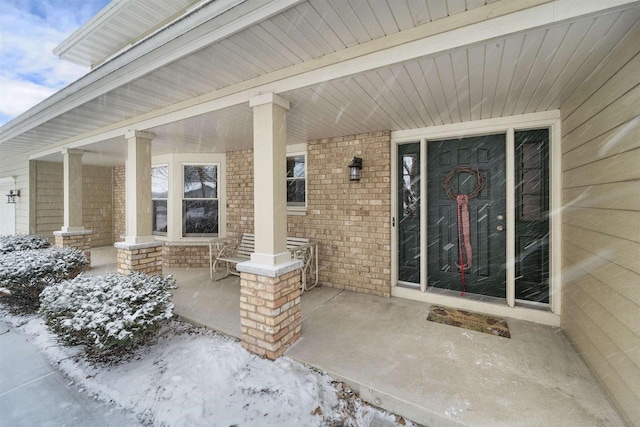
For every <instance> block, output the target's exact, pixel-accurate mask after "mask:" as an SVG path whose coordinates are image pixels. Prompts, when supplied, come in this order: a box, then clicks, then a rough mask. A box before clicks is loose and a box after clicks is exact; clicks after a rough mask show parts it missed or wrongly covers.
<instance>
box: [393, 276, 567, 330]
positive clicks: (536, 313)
mask: <svg viewBox="0 0 640 427" xmlns="http://www.w3.org/2000/svg"><path fill="white" fill-rule="evenodd" d="M391 296H394V297H399V298H406V299H411V300H415V301H422V302H426V303H429V304H438V305H445V306H449V307H456V308H461V309H463V310H471V311H478V312H481V313H486V314H493V315H496V316H504V317H511V318H514V319H520V320H526V321H529V322H536V323H542V324H544V325H550V326H560V315H558V314H555V313H551V312H550V311H545V310H537V309H533V308H526V307H519V306H515V307H509V306H508V305H506V304H493V303H488V302H482V301H475V300H471V299H468V298H458V297H453V296H448V295H440V294H435V293H432V292H421V291H420V290H419V289H409V288H404V287H400V286H396V287H392V288H391Z"/></svg>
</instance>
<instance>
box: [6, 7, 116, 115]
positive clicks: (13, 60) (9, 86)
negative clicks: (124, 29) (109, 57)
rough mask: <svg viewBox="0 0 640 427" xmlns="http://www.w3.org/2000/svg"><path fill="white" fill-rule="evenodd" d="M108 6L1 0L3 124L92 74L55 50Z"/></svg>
mask: <svg viewBox="0 0 640 427" xmlns="http://www.w3.org/2000/svg"><path fill="white" fill-rule="evenodd" d="M107 3H109V0H0V125H2V124H4V123H6V122H8V121H9V120H11V119H12V118H14V117H16V116H18V115H20V114H21V113H23V112H25V111H26V110H28V109H29V108H31V107H33V106H34V105H36V104H37V103H39V102H40V101H42V100H43V99H45V98H47V97H49V96H50V95H52V94H53V93H55V92H57V91H58V90H60V89H62V88H63V87H65V86H67V85H68V84H69V83H71V82H73V81H75V80H77V79H78V78H79V77H81V76H82V75H84V74H85V73H87V71H89V70H88V69H87V68H84V67H80V66H77V65H74V64H72V63H70V62H66V61H62V60H60V59H58V58H57V57H56V56H55V55H54V54H53V53H51V51H52V50H53V48H55V47H56V46H57V45H58V44H59V43H60V42H61V41H62V40H64V39H65V38H66V37H67V36H69V35H70V34H71V33H72V32H74V31H75V30H76V29H77V28H78V27H80V26H81V25H82V24H83V23H85V22H86V21H88V20H89V19H91V17H92V16H94V15H95V14H96V13H98V12H99V11H100V10H101V9H102V8H103V7H104V6H105V5H106V4H107Z"/></svg>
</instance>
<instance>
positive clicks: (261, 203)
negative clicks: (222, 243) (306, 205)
mask: <svg viewBox="0 0 640 427" xmlns="http://www.w3.org/2000/svg"><path fill="white" fill-rule="evenodd" d="M249 106H250V107H252V108H253V156H254V193H253V194H254V196H253V198H254V215H255V230H254V232H255V236H256V237H255V239H256V242H255V251H256V252H255V253H253V254H252V255H251V262H252V263H255V264H261V265H266V266H275V265H278V264H282V263H285V262H288V261H290V260H291V254H290V253H289V252H288V251H287V187H286V161H287V159H286V143H287V138H286V137H287V110H288V109H289V108H290V105H289V101H287V100H286V99H284V98H282V97H280V96H278V95H276V94H274V93H266V94H264V95H259V96H256V97H254V98H252V99H251V100H250V101H249Z"/></svg>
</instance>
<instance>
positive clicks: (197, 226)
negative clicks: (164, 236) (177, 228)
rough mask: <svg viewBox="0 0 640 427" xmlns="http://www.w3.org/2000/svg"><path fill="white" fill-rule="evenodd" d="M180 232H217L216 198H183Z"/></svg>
mask: <svg viewBox="0 0 640 427" xmlns="http://www.w3.org/2000/svg"><path fill="white" fill-rule="evenodd" d="M182 223H183V224H182V232H183V234H184V235H187V234H217V233H218V201H217V200H183V201H182Z"/></svg>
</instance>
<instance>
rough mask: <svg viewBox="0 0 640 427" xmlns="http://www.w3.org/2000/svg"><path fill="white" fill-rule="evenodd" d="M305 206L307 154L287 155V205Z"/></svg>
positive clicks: (294, 206) (295, 207)
mask: <svg viewBox="0 0 640 427" xmlns="http://www.w3.org/2000/svg"><path fill="white" fill-rule="evenodd" d="M306 206H307V155H306V154H295V155H290V156H287V207H288V208H292V209H304V208H305V207H306Z"/></svg>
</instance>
